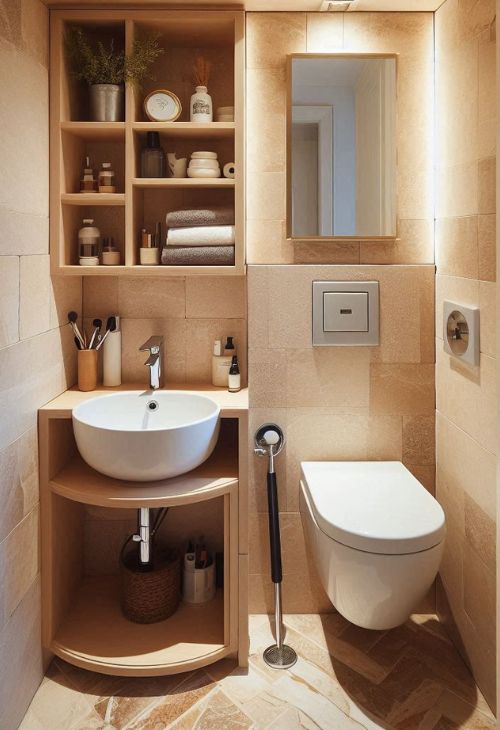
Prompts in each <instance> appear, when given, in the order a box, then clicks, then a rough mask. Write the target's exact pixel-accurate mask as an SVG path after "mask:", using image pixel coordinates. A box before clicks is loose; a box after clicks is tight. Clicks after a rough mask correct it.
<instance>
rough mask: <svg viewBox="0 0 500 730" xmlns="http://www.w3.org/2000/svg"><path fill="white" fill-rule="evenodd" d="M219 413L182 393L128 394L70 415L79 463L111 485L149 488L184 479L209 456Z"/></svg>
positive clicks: (200, 397)
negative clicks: (120, 481) (151, 484)
mask: <svg viewBox="0 0 500 730" xmlns="http://www.w3.org/2000/svg"><path fill="white" fill-rule="evenodd" d="M219 414H220V408H219V406H218V405H217V403H215V402H214V401H213V400H211V399H210V398H207V397H205V396H203V395H198V394H196V393H185V392H182V391H163V390H162V391H154V392H152V391H147V392H144V391H128V392H122V393H110V394H106V395H102V396H98V397H97V398H91V399H90V400H87V401H84V402H83V403H81V404H80V405H78V406H76V408H74V409H73V430H74V433H75V439H76V445H77V446H78V451H79V452H80V454H81V455H82V458H83V459H84V460H85V461H86V462H87V464H89V465H90V466H91V467H93V468H94V469H96V470H97V471H99V472H101V473H102V474H106V475H107V476H110V477H115V478H116V479H125V480H128V481H138V482H149V481H155V480H157V479H167V478H169V477H175V476H178V475H179V474H185V473H186V472H188V471H191V469H195V468H196V467H197V466H199V465H200V464H202V463H203V462H204V461H206V459H208V457H209V456H210V454H211V453H212V451H213V450H214V447H215V444H216V443H217V438H218V435H219V427H220V418H219Z"/></svg>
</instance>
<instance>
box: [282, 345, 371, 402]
mask: <svg viewBox="0 0 500 730" xmlns="http://www.w3.org/2000/svg"><path fill="white" fill-rule="evenodd" d="M369 391H370V351H369V348H359V349H356V348H354V347H352V348H351V347H332V348H330V347H315V348H309V349H307V350H288V351H287V367H286V400H285V402H286V404H287V406H289V407H291V408H296V407H299V406H326V407H328V408H330V409H335V410H338V411H339V412H341V413H360V412H361V413H368V405H369V399H370V393H369Z"/></svg>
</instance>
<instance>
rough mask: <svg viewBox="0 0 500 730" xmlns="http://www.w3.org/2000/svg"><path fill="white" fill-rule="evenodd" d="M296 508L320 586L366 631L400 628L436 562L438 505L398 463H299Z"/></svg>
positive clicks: (440, 529)
mask: <svg viewBox="0 0 500 730" xmlns="http://www.w3.org/2000/svg"><path fill="white" fill-rule="evenodd" d="M301 467H302V468H301V482H300V508H301V512H302V513H303V515H304V518H305V523H306V526H307V527H306V529H307V534H308V538H309V541H310V544H311V548H312V553H313V556H314V559H315V561H316V567H317V570H318V573H319V576H320V578H321V581H322V583H323V587H324V588H325V591H326V593H327V595H328V597H329V598H330V600H331V602H332V603H333V605H334V606H335V608H336V609H337V610H338V611H339V613H341V614H342V615H343V616H344V617H345V618H346V619H348V620H349V621H351V622H352V623H354V624H357V625H358V626H362V627H364V628H367V629H390V628H393V627H395V626H399V625H400V624H402V623H404V622H405V621H406V620H407V618H408V617H409V615H410V614H411V613H412V611H413V610H414V609H415V607H416V606H417V604H418V602H419V601H420V600H421V599H422V598H423V597H424V596H425V595H426V593H427V591H428V590H429V588H430V587H431V585H432V583H433V581H434V579H435V577H436V575H437V572H438V569H439V564H440V561H441V556H442V553H443V547H444V539H445V517H444V513H443V510H442V509H441V506H440V505H439V504H438V502H437V501H436V500H435V499H434V497H433V496H432V495H431V494H429V492H428V491H427V490H426V489H425V487H423V486H422V484H421V483H420V482H419V481H418V480H417V479H415V477H414V476H413V475H412V474H411V473H410V472H409V471H408V469H406V467H404V466H403V464H401V463H400V462H399V461H385V462H384V461H344V462H331V461H323V462H321V461H309V462H302V465H301Z"/></svg>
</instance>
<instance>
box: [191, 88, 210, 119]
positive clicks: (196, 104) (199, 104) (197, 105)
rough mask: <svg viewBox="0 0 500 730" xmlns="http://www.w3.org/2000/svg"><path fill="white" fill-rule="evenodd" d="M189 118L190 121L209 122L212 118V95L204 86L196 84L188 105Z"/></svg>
mask: <svg viewBox="0 0 500 730" xmlns="http://www.w3.org/2000/svg"><path fill="white" fill-rule="evenodd" d="M189 118H190V120H191V121H192V122H198V123H203V122H205V123H206V122H211V121H212V120H213V108H212V97H211V96H210V94H208V93H207V87H206V86H197V87H196V90H195V93H194V94H193V95H192V97H191V103H190V105H189Z"/></svg>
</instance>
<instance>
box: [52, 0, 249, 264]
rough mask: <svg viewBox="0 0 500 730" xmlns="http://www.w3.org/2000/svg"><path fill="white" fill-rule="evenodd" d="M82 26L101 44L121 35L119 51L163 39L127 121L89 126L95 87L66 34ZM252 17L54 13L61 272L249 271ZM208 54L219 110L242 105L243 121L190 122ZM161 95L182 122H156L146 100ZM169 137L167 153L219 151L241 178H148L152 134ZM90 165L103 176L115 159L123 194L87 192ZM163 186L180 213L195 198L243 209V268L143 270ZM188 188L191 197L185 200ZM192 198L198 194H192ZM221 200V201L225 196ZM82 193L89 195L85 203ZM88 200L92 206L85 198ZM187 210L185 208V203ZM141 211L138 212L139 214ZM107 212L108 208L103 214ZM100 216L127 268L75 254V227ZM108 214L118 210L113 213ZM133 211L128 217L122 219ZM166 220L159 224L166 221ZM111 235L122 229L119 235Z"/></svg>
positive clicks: (239, 116) (132, 98) (56, 222)
mask: <svg viewBox="0 0 500 730" xmlns="http://www.w3.org/2000/svg"><path fill="white" fill-rule="evenodd" d="M70 26H78V27H81V28H83V30H84V31H85V32H86V33H88V34H89V35H90V36H91V37H92V38H93V39H94V40H103V41H105V42H108V41H109V39H110V38H114V40H115V45H116V47H117V48H125V49H126V50H127V52H130V51H131V49H132V47H133V42H134V39H135V38H140V37H144V36H145V35H151V34H155V35H156V34H159V41H160V44H161V45H162V46H163V47H164V49H165V53H164V54H163V55H162V56H160V57H159V58H158V59H157V61H156V62H155V64H154V66H153V69H152V74H153V76H154V80H148V81H147V82H145V83H144V84H143V85H142V87H138V86H130V85H128V86H127V87H126V89H125V119H124V121H121V122H92V121H89V113H88V112H89V110H88V88H87V87H86V86H85V85H84V84H82V83H81V82H77V81H75V80H74V79H73V78H72V76H71V74H70V71H69V68H68V63H67V60H66V58H65V52H64V34H65V32H66V30H67V29H68V28H69V27H70ZM244 44H245V39H244V17H243V13H242V12H241V11H233V10H210V11H200V10H168V9H161V10H125V9H124V10H109V9H108V10H100V11H97V12H96V11H95V10H72V9H61V10H55V11H54V12H53V13H52V14H51V99H50V113H51V179H50V196H51V215H50V226H51V231H50V238H51V262H52V271H53V273H57V274H69V275H92V276H101V275H116V274H125V275H134V274H135V275H137V273H139V272H140V274H141V275H143V276H172V275H174V276H180V275H181V276H184V275H191V276H195V275H210V274H213V275H241V274H244V273H245V244H244V239H245V230H244V228H245V218H244V169H243V166H244V118H243V109H244V101H243V90H244V57H245V45H244ZM198 56H203V57H204V58H206V59H207V60H208V61H209V62H210V63H211V64H212V71H211V78H210V83H209V93H210V95H211V96H212V100H213V106H214V118H215V114H216V109H217V108H218V107H220V106H234V108H235V122H213V123H210V124H195V123H191V122H190V121H189V100H190V96H191V94H192V93H193V91H194V82H193V66H194V64H195V61H196V58H197V57H198ZM155 88H167V89H169V90H171V91H173V92H174V93H176V94H177V95H178V96H179V98H180V100H181V103H182V107H183V112H182V114H181V116H180V117H179V119H178V120H177V121H175V122H165V123H161V122H160V123H159V122H153V121H149V120H148V119H147V118H146V116H145V114H144V110H143V101H144V98H145V96H146V95H147V94H148V93H149V92H150V91H151V90H153V89H155ZM148 131H157V132H159V133H160V137H161V141H162V146H163V147H164V149H165V151H166V152H175V153H176V155H177V157H187V158H188V159H189V157H190V155H191V153H192V152H193V151H197V150H198V151H199V150H210V151H216V152H217V154H218V158H219V161H220V163H221V168H222V167H223V165H224V164H225V163H227V162H234V163H235V165H236V178H235V179H226V178H223V177H221V178H212V179H194V178H193V179H191V178H163V179H160V180H158V179H142V178H141V177H140V151H141V148H142V146H143V145H144V143H145V138H146V133H147V132H148ZM87 155H88V156H89V157H90V158H91V163H92V166H93V168H94V170H95V172H96V173H97V171H98V169H99V167H100V166H101V163H102V162H104V161H106V162H111V164H112V167H113V169H114V170H115V173H116V186H117V192H116V193H115V194H114V195H113V197H111V196H109V195H106V196H103V197H102V198H100V197H97V195H98V194H94V195H88V196H87V195H85V194H80V193H79V188H80V178H81V174H82V169H83V162H84V159H85V157H86V156H87ZM155 189H162V192H163V193H164V195H163V204H162V206H161V209H160V208H159V209H158V210H157V212H156V214H155V215H154V216H150V217H154V218H155V221H156V220H160V219H161V218H162V217H163V218H164V216H163V212H164V211H163V209H165V212H166V209H169V210H173V209H174V201H175V200H177V199H180V200H182V201H186V200H189V199H191V200H193V201H196V202H195V203H192V204H196V205H200V206H203V207H206V206H208V205H210V204H211V201H212V200H213V192H214V191H215V192H216V199H217V200H219V199H220V198H221V197H222V198H223V196H226V198H225V199H231V200H232V201H233V204H234V207H235V226H236V246H235V258H234V264H232V265H227V266H226V265H224V266H210V265H192V266H148V267H141V268H140V269H138V235H139V231H140V228H141V227H142V225H139V226H138V222H139V220H140V219H141V218H142V217H143V211H144V208H148V204H147V203H145V202H144V201H145V200H147V199H153V198H154V195H155ZM179 190H181V191H182V190H184V193H180V194H179ZM191 193H192V195H191ZM219 194H220V196H219ZM79 195H82V197H81V198H80V197H77V196H79ZM84 195H85V200H84V199H83V197H84ZM184 204H185V203H184ZM136 206H137V207H136ZM99 209H100V210H101V211H102V214H100V213H99V212H98V211H99ZM88 210H91V212H92V213H93V216H91V217H94V219H95V220H96V223H97V221H98V220H99V219H101V218H104V220H105V223H106V224H108V223H110V222H111V219H113V221H114V224H113V225H101V226H99V224H98V223H97V225H98V227H99V228H100V230H101V234H102V235H103V236H105V235H113V236H114V237H115V236H116V238H117V240H116V243H117V247H118V248H119V249H120V252H121V254H122V257H121V265H120V266H113V267H111V266H110V267H107V266H103V265H100V266H96V267H94V266H93V267H80V266H79V265H78V260H77V256H76V250H77V245H76V239H75V232H76V231H77V224H76V221H77V220H80V219H81V218H82V217H84V215H83V214H84V213H85V214H87V211H88ZM108 211H112V212H111V213H110V212H108ZM123 211H124V213H123ZM158 216H159V217H158ZM111 229H115V231H114V232H112V230H111Z"/></svg>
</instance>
